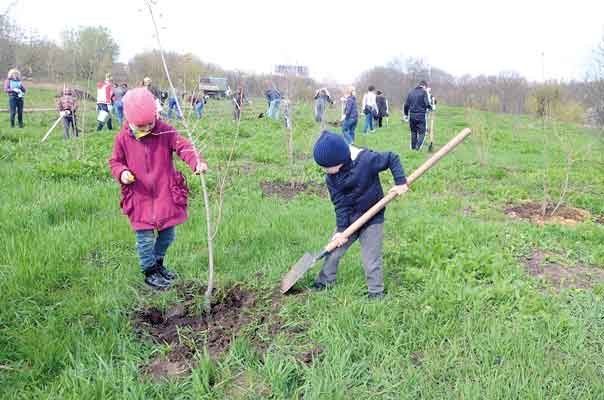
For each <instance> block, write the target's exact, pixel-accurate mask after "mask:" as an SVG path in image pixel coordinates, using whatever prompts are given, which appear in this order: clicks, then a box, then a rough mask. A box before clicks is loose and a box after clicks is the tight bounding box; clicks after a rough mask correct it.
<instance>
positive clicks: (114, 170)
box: [109, 120, 205, 230]
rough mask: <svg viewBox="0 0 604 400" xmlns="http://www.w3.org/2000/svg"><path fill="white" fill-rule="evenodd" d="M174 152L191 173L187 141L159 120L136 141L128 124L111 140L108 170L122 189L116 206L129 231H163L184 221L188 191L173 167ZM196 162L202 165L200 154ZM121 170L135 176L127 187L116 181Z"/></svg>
mask: <svg viewBox="0 0 604 400" xmlns="http://www.w3.org/2000/svg"><path fill="white" fill-rule="evenodd" d="M174 152H176V154H177V155H178V156H179V157H180V158H181V159H182V160H183V161H185V162H186V163H187V164H188V165H189V167H191V170H193V171H195V167H196V166H197V156H196V154H195V151H194V150H193V146H192V145H191V142H189V141H188V140H186V139H185V138H183V137H182V136H181V135H179V134H178V132H176V130H175V129H174V128H173V127H171V126H170V125H168V124H165V123H163V122H162V121H160V120H157V122H156V124H155V127H154V128H153V131H152V133H151V134H150V135H147V136H143V137H142V138H141V139H140V140H137V139H136V138H135V137H134V135H133V134H132V132H131V131H130V129H129V128H128V125H124V127H123V128H122V130H121V131H120V133H119V134H118V135H117V136H116V137H115V144H114V147H113V155H112V157H111V159H110V160H109V167H110V168H111V174H112V175H113V176H114V177H115V179H117V180H118V182H120V185H121V187H122V197H121V201H120V206H121V208H122V212H123V213H124V214H126V215H127V216H128V218H129V219H130V224H131V225H132V229H134V230H140V229H157V230H163V229H166V228H169V227H171V226H174V225H178V224H182V223H183V222H185V221H186V220H187V200H188V195H189V189H188V188H187V184H186V181H185V177H184V176H183V174H182V173H180V172H179V171H178V170H176V168H175V167H174V163H173V161H172V153H174ZM199 160H200V162H205V161H204V160H203V158H201V155H200V156H199ZM125 170H129V171H130V172H132V174H133V175H134V177H135V181H134V182H133V183H131V184H129V185H124V184H122V183H121V180H120V177H121V175H122V172H124V171H125Z"/></svg>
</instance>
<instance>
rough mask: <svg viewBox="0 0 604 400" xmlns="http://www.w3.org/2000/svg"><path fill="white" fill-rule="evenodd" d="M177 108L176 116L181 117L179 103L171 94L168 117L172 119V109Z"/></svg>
mask: <svg viewBox="0 0 604 400" xmlns="http://www.w3.org/2000/svg"><path fill="white" fill-rule="evenodd" d="M174 109H176V118H178V119H181V118H182V115H180V112H179V111H178V105H177V103H176V97H174V96H170V98H169V99H168V119H172V110H174Z"/></svg>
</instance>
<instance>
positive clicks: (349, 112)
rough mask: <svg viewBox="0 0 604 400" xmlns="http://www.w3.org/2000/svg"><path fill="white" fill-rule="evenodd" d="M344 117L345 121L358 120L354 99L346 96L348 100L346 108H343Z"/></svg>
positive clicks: (355, 99)
mask: <svg viewBox="0 0 604 400" xmlns="http://www.w3.org/2000/svg"><path fill="white" fill-rule="evenodd" d="M344 117H345V118H346V119H359V112H358V111H357V98H356V97H354V96H348V98H347V99H346V106H344Z"/></svg>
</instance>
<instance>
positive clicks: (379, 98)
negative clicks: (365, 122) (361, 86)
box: [375, 90, 389, 128]
mask: <svg viewBox="0 0 604 400" xmlns="http://www.w3.org/2000/svg"><path fill="white" fill-rule="evenodd" d="M375 102H376V103H377V106H378V114H377V118H376V119H377V123H378V128H381V127H382V120H383V119H384V117H388V112H389V110H388V99H387V98H386V96H384V93H382V91H381V90H378V91H377V95H376V96H375Z"/></svg>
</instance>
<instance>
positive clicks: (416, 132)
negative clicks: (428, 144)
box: [403, 81, 432, 151]
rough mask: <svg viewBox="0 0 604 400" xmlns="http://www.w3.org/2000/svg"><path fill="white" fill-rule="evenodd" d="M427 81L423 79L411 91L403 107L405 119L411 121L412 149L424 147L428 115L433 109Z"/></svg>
mask: <svg viewBox="0 0 604 400" xmlns="http://www.w3.org/2000/svg"><path fill="white" fill-rule="evenodd" d="M427 87H428V84H427V83H426V81H421V82H420V83H419V86H417V87H416V88H415V89H413V90H412V91H410V92H409V95H407V100H406V101H405V106H404V107H403V114H404V117H403V119H404V120H405V121H409V128H410V129H411V150H418V151H419V149H421V148H422V145H423V144H424V139H425V137H426V117H427V113H428V111H429V110H432V102H431V101H430V98H429V97H428V92H427V91H426V88H427Z"/></svg>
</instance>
